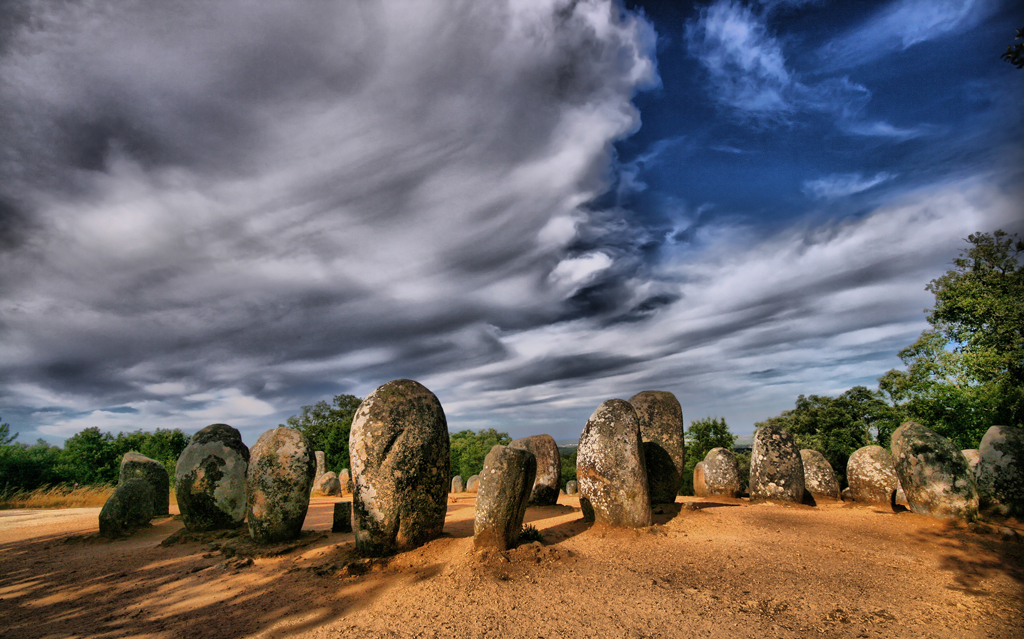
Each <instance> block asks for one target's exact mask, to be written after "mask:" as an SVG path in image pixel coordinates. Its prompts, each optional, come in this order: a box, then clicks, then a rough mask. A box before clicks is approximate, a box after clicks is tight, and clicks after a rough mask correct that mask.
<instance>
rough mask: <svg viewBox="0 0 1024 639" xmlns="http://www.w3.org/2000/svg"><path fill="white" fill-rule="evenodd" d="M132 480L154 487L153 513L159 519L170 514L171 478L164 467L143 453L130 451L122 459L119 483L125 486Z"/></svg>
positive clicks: (118, 477)
mask: <svg viewBox="0 0 1024 639" xmlns="http://www.w3.org/2000/svg"><path fill="white" fill-rule="evenodd" d="M132 478H138V479H141V480H143V481H146V482H149V485H150V486H152V487H153V513H154V515H155V516H157V517H159V516H161V515H167V514H169V513H170V510H169V507H170V502H171V478H170V476H169V475H168V474H167V469H166V468H164V465H163V464H161V463H160V462H158V461H157V460H155V459H150V458H149V457H146V456H145V455H143V454H141V453H137V452H135V451H130V452H127V453H125V454H124V457H122V458H121V470H120V472H119V473H118V476H117V483H118V484H123V483H124V482H126V481H128V480H129V479H132Z"/></svg>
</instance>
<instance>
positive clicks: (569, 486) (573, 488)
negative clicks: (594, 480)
mask: <svg viewBox="0 0 1024 639" xmlns="http://www.w3.org/2000/svg"><path fill="white" fill-rule="evenodd" d="M579 491H580V485H579V483H578V482H577V481H576V480H575V479H570V480H569V481H567V482H565V494H566V495H575V494H576V493H578V492H579Z"/></svg>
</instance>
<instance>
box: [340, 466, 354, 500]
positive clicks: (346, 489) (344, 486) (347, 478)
mask: <svg viewBox="0 0 1024 639" xmlns="http://www.w3.org/2000/svg"><path fill="white" fill-rule="evenodd" d="M338 483H340V484H341V492H342V494H347V493H351V492H352V475H350V474H349V472H348V468H343V469H342V470H341V473H340V474H339V475H338Z"/></svg>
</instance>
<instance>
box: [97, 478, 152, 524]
mask: <svg viewBox="0 0 1024 639" xmlns="http://www.w3.org/2000/svg"><path fill="white" fill-rule="evenodd" d="M155 498H156V495H155V491H154V490H153V486H152V484H150V483H149V482H148V481H146V480H145V479H142V478H140V477H128V478H127V479H125V480H124V481H123V482H118V484H117V488H115V489H114V494H113V495H111V496H110V497H108V498H107V501H106V503H105V504H103V508H102V509H101V510H100V534H101V535H103V536H104V537H108V538H110V539H114V538H116V537H123V536H125V535H130V534H131V533H132V532H134V531H135V530H136V529H137V528H141V527H142V526H145V525H146V524H148V523H149V520H150V519H152V518H153V517H154V515H155V509H154V508H153V500H154V499H155Z"/></svg>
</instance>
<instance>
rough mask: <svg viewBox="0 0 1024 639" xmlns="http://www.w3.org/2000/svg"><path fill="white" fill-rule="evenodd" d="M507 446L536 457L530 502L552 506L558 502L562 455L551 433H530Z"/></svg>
mask: <svg viewBox="0 0 1024 639" xmlns="http://www.w3.org/2000/svg"><path fill="white" fill-rule="evenodd" d="M508 446H509V448H518V449H519V450H526V451H529V452H531V453H533V456H534V457H536V458H537V477H536V479H534V481H533V488H532V490H531V492H530V503H531V504H533V505H534V506H553V505H555V504H556V503H558V489H559V488H560V487H561V485H562V457H561V455H559V454H558V444H556V443H555V438H554V437H552V436H551V435H532V436H530V437H523V438H521V439H516V440H514V441H513V442H512V443H510V444H509V445H508Z"/></svg>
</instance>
